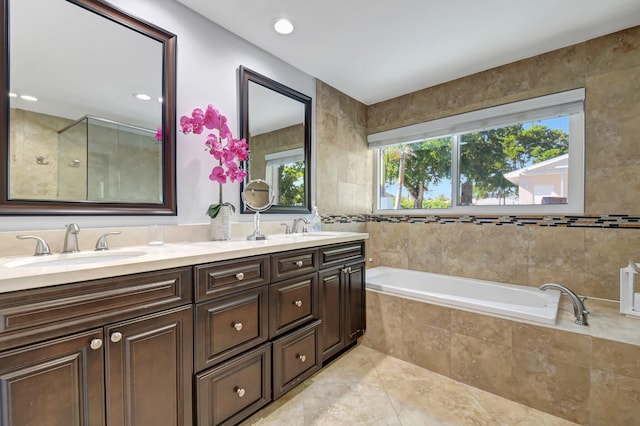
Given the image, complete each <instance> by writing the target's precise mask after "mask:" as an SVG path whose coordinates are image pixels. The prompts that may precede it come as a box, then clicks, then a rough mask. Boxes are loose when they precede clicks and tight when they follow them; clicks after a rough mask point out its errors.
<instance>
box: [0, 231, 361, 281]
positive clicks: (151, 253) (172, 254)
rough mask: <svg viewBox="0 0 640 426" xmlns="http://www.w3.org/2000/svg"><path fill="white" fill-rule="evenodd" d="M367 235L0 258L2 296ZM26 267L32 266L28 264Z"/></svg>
mask: <svg viewBox="0 0 640 426" xmlns="http://www.w3.org/2000/svg"><path fill="white" fill-rule="evenodd" d="M368 237H369V234H367V233H359V232H326V233H319V234H315V235H313V234H308V235H274V236H270V237H269V238H268V239H267V240H263V241H247V240H246V239H245V238H236V239H231V240H229V241H201V242H184V243H180V242H177V243H165V244H164V245H160V246H148V245H146V246H135V247H126V248H119V249H112V250H109V254H110V255H116V254H123V255H126V254H129V253H135V254H139V253H140V252H142V254H140V255H137V256H135V257H130V258H126V259H117V258H114V259H111V260H108V259H107V260H105V261H96V262H93V263H87V264H65V265H55V266H38V265H37V264H38V263H39V262H44V263H46V262H47V261H49V260H57V259H68V260H69V261H70V262H69V263H72V262H73V259H74V258H77V257H83V256H92V254H93V253H96V252H93V251H82V252H79V253H67V254H53V255H51V256H37V257H36V256H6V257H0V293H7V292H12V291H19V290H27V289H32V288H39V287H47V286H53V285H58V284H66V283H73V282H79V281H87V280H93V279H99V278H108V277H114V276H119V275H129V274H136V273H140V272H149V271H155V270H159V269H168V268H176V267H181V266H191V265H197V264H201V263H209V262H216V261H220V260H229V259H237V258H241V257H247V256H257V255H262V254H269V253H276V252H282V251H288V250H296V249H303V248H310V247H319V246H324V245H329V244H336V243H344V242H349V241H357V240H363V239H367V238H368ZM25 263H30V264H29V265H28V266H25V265H24V264H25ZM16 265H22V266H16Z"/></svg>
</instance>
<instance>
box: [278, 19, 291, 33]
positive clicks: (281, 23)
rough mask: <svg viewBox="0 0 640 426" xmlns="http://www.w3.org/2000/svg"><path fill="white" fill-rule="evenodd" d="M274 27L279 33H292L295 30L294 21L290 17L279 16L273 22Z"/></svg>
mask: <svg viewBox="0 0 640 426" xmlns="http://www.w3.org/2000/svg"><path fill="white" fill-rule="evenodd" d="M273 29H274V30H276V32H277V33H278V34H291V33H292V32H293V22H291V20H290V19H289V18H279V19H276V21H275V22H274V23H273Z"/></svg>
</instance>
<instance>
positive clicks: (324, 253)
mask: <svg viewBox="0 0 640 426" xmlns="http://www.w3.org/2000/svg"><path fill="white" fill-rule="evenodd" d="M363 258H364V241H354V242H350V243H342V244H335V245H332V246H326V247H321V248H320V268H321V269H323V268H327V267H330V266H336V265H340V264H344V263H347V262H355V261H358V260H362V259H363Z"/></svg>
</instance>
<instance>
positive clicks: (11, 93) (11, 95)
mask: <svg viewBox="0 0 640 426" xmlns="http://www.w3.org/2000/svg"><path fill="white" fill-rule="evenodd" d="M17 96H18V95H16V94H15V93H13V92H9V97H10V98H16V97H17Z"/></svg>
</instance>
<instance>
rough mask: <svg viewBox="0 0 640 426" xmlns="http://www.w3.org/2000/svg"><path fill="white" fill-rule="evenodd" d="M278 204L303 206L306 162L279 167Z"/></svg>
mask: <svg viewBox="0 0 640 426" xmlns="http://www.w3.org/2000/svg"><path fill="white" fill-rule="evenodd" d="M278 193H279V199H278V201H277V204H284V205H286V206H301V205H303V203H304V161H298V162H295V163H287V164H282V165H281V166H280V167H278Z"/></svg>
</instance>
